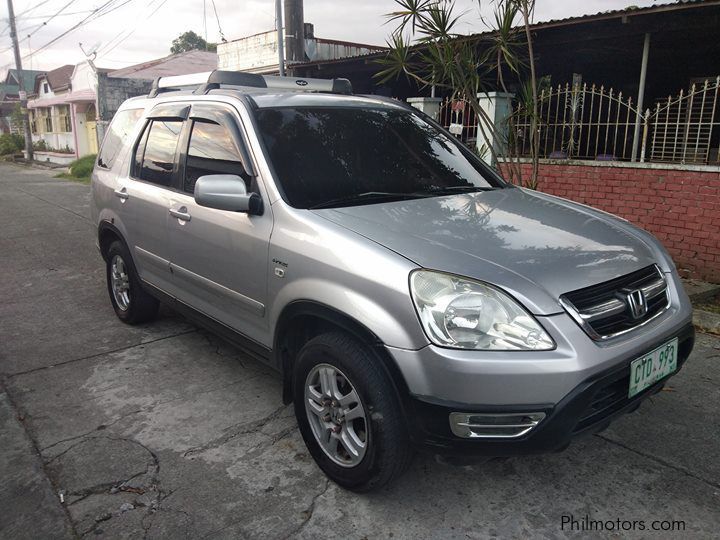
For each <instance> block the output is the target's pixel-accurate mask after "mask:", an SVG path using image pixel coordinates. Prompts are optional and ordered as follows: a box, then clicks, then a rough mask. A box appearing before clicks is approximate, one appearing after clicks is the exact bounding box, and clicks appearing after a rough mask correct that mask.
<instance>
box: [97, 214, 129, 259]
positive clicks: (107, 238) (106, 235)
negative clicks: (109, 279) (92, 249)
mask: <svg viewBox="0 0 720 540" xmlns="http://www.w3.org/2000/svg"><path fill="white" fill-rule="evenodd" d="M116 240H119V241H120V242H122V243H123V244H125V246H126V247H127V242H126V241H125V238H124V237H123V235H122V232H120V229H118V228H117V227H116V226H115V225H114V224H113V223H111V222H110V221H104V220H103V221H101V222H100V225H98V248H99V249H100V254H101V255H102V258H103V259H104V260H107V252H108V249H109V248H110V244H112V243H113V242H114V241H116Z"/></svg>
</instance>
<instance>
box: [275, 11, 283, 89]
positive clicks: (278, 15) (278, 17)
mask: <svg viewBox="0 0 720 540" xmlns="http://www.w3.org/2000/svg"><path fill="white" fill-rule="evenodd" d="M275 26H276V28H277V41H278V66H279V69H280V76H281V77H284V76H285V47H284V45H285V44H284V43H283V40H284V39H285V38H284V37H283V10H282V0H275Z"/></svg>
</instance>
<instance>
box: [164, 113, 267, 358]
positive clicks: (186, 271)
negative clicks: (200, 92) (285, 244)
mask: <svg viewBox="0 0 720 540" xmlns="http://www.w3.org/2000/svg"><path fill="white" fill-rule="evenodd" d="M181 145H182V149H181V156H182V157H181V161H180V163H181V164H180V167H181V171H180V183H181V189H180V190H179V192H178V193H174V194H173V200H172V206H171V208H170V224H169V226H168V231H169V235H170V246H171V257H170V258H171V263H172V264H171V268H172V271H173V279H174V282H175V286H174V287H173V290H174V294H175V296H176V297H177V298H178V300H180V301H182V302H184V303H186V304H188V305H190V306H192V307H194V308H195V309H197V310H199V311H201V312H203V313H205V314H206V315H209V316H210V317H212V318H214V319H216V320H218V321H220V322H222V323H224V324H226V325H227V326H230V327H231V328H233V329H235V330H237V331H239V332H240V333H242V334H244V335H245V336H247V337H249V338H251V339H253V340H255V341H257V342H259V343H262V344H265V345H267V343H266V341H267V333H268V332H267V328H268V325H267V317H266V295H267V268H268V251H269V241H270V233H271V231H272V213H271V209H270V205H269V204H265V210H264V213H263V215H261V216H251V215H248V214H244V213H240V212H229V211H224V210H216V209H212V208H206V207H203V206H199V205H198V204H196V203H195V200H194V198H193V192H194V188H195V182H196V181H197V179H198V178H199V177H201V176H205V175H211V174H233V175H237V176H238V182H245V183H246V186H247V190H248V192H250V191H255V192H258V193H260V195H261V196H263V193H262V190H261V189H260V187H259V186H258V184H257V180H256V178H255V177H254V176H253V174H252V171H253V170H254V167H253V166H252V164H251V163H250V158H249V153H248V152H247V151H246V149H247V146H246V145H245V140H244V137H243V136H242V131H241V125H240V121H239V118H238V116H237V114H236V113H235V112H234V111H233V110H232V108H231V107H229V106H225V105H222V104H209V103H203V104H198V105H194V106H193V108H192V110H191V113H190V119H189V120H188V122H187V125H186V129H185V132H184V136H183V139H182V142H181ZM248 171H250V172H248ZM264 198H265V201H267V198H266V197H264Z"/></svg>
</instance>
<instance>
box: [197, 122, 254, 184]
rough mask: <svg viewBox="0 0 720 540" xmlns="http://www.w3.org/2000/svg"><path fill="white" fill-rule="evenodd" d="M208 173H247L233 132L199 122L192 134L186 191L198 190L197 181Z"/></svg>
mask: <svg viewBox="0 0 720 540" xmlns="http://www.w3.org/2000/svg"><path fill="white" fill-rule="evenodd" d="M206 174H236V175H238V176H243V175H244V174H245V170H244V168H243V165H242V160H241V158H240V152H239V151H238V148H237V144H236V142H235V139H234V137H233V135H232V133H231V131H230V130H229V129H228V128H227V127H225V126H221V125H219V124H215V123H211V122H200V121H197V120H196V121H195V122H194V123H193V127H192V132H191V133H190V143H189V146H188V153H187V162H186V164H185V181H184V189H185V191H187V192H188V193H193V191H194V190H195V182H196V181H197V179H198V178H200V177H201V176H204V175H206Z"/></svg>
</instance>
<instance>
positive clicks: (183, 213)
mask: <svg viewBox="0 0 720 540" xmlns="http://www.w3.org/2000/svg"><path fill="white" fill-rule="evenodd" d="M168 212H170V215H171V216H172V217H176V218H178V219H179V220H181V221H190V214H188V211H187V208H186V207H184V206H181V207H180V208H178V209H177V210H175V209H173V208H170V209H169V210H168Z"/></svg>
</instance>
